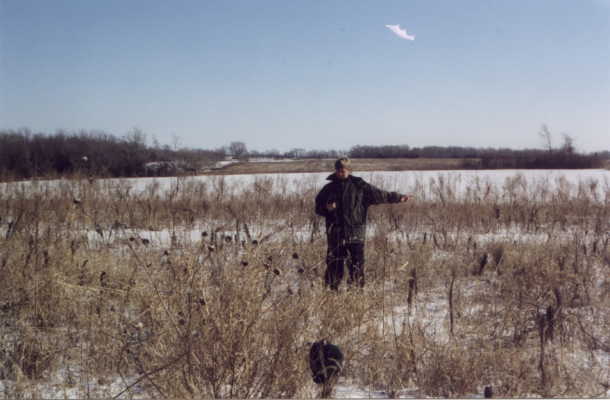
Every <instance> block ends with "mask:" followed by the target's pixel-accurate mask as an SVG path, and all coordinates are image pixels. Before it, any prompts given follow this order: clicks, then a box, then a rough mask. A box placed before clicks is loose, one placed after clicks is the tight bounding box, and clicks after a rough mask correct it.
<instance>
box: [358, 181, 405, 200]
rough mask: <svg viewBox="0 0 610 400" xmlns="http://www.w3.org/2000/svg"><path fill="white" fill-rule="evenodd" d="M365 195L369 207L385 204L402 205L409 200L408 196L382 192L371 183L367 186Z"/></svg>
mask: <svg viewBox="0 0 610 400" xmlns="http://www.w3.org/2000/svg"><path fill="white" fill-rule="evenodd" d="M364 193H365V201H366V203H367V205H375V204H383V203H402V202H405V201H407V200H408V199H409V196H407V195H406V194H400V193H398V192H388V191H386V190H381V189H379V188H377V187H375V186H373V185H371V184H369V183H367V184H366V188H365V192H364Z"/></svg>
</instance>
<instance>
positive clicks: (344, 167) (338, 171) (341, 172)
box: [335, 157, 352, 179]
mask: <svg viewBox="0 0 610 400" xmlns="http://www.w3.org/2000/svg"><path fill="white" fill-rule="evenodd" d="M351 172H352V162H351V161H350V159H349V158H346V157H342V158H340V159H338V160H337V161H335V175H337V178H339V179H347V178H348V177H349V174H350V173H351Z"/></svg>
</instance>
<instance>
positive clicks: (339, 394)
mask: <svg viewBox="0 0 610 400" xmlns="http://www.w3.org/2000/svg"><path fill="white" fill-rule="evenodd" d="M354 175H357V176H361V177H363V178H364V179H366V180H367V181H369V182H371V183H374V184H378V185H380V186H382V187H384V188H385V189H388V190H396V191H400V192H403V193H413V192H416V193H418V194H420V195H421V196H422V197H423V198H422V200H426V199H433V198H435V197H434V196H435V193H437V192H438V191H439V190H445V189H446V188H447V187H449V188H450V192H451V193H454V194H455V196H456V198H459V197H460V196H469V194H470V193H471V192H472V191H475V190H476V191H477V192H478V193H481V192H485V191H486V188H489V190H490V191H491V192H492V193H494V192H495V193H500V192H501V191H502V190H503V188H507V187H509V186H511V187H513V188H514V190H515V191H516V192H519V191H520V190H521V191H523V190H529V189H532V188H544V189H546V190H553V189H555V188H558V187H561V188H563V189H565V190H566V191H567V192H568V193H569V194H570V195H576V194H578V190H579V186H580V190H589V191H590V193H593V194H596V195H597V196H599V200H601V201H603V200H604V196H607V195H608V193H609V192H610V171H608V170H492V171H470V170H463V171H441V172H439V171H417V172H413V171H408V172H388V171H379V172H365V173H358V172H356V173H354ZM327 176H328V173H308V174H307V173H298V174H260V175H234V176H231V175H229V176H222V177H219V176H198V177H188V178H133V179H107V180H99V181H97V184H99V185H102V186H104V187H106V186H107V187H108V188H111V189H112V188H114V189H116V190H121V191H130V192H131V193H134V194H136V193H137V194H140V195H145V194H146V193H147V192H150V191H151V189H152V188H155V192H156V193H158V194H164V193H168V192H170V191H172V190H175V189H176V188H177V187H181V186H186V185H199V184H203V185H206V186H207V187H209V188H210V189H214V188H218V187H220V186H223V187H225V188H226V190H227V192H228V193H239V192H240V191H243V190H251V189H252V186H253V185H254V184H257V183H258V184H264V183H267V184H268V183H271V184H270V185H269V187H270V188H272V190H273V192H274V193H290V192H301V191H303V190H304V189H310V190H312V191H314V190H318V189H319V188H321V187H322V185H324V184H325V183H326V177H327ZM78 184H79V183H78V182H74V181H63V180H55V181H30V182H19V183H2V184H0V196H1V195H4V194H5V193H6V194H8V192H9V191H11V190H12V189H15V188H19V189H20V190H23V191H25V192H27V193H43V192H44V191H47V190H57V189H60V190H69V191H73V192H74V193H75V196H78ZM84 184H87V183H84ZM268 228H269V227H251V229H252V230H253V234H254V235H256V236H259V235H265V234H267V233H268V232H267V231H266V230H265V229H268ZM370 229H371V230H373V232H371V233H373V234H374V230H375V227H374V226H371V227H370ZM0 233H2V232H1V230H0ZM104 233H105V234H106V235H107V236H103V235H100V234H99V233H97V232H96V231H94V230H90V231H86V232H83V234H84V235H85V236H87V238H88V241H89V242H98V243H104V244H110V243H111V242H115V241H117V242H120V241H126V240H129V238H130V237H138V238H140V239H147V240H149V241H150V242H151V245H152V246H158V247H164V246H168V245H169V244H170V243H171V241H172V236H177V237H178V240H179V241H180V242H182V243H195V242H198V241H200V240H201V237H202V233H203V228H202V227H196V228H194V229H186V228H180V229H177V230H176V231H169V230H167V229H165V230H159V231H148V230H131V229H119V230H115V231H114V232H113V233H112V235H113V236H110V234H111V232H110V230H107V231H105V232H104ZM222 233H223V234H227V235H232V234H234V232H230V231H227V232H222ZM302 234H303V235H306V234H308V232H302ZM565 235H566V238H567V239H569V232H568V233H566V234H565ZM515 238H519V240H520V241H521V240H522V241H542V240H544V239H545V238H544V236H543V235H541V234H532V233H523V232H520V231H512V230H504V231H499V232H494V233H489V234H484V235H478V236H476V237H475V239H477V240H479V241H480V242H485V241H503V240H509V239H515ZM429 296H430V297H429V298H428V299H426V301H425V309H424V310H423V311H422V312H425V314H426V315H427V316H428V317H433V318H434V321H435V323H434V324H433V327H434V329H439V330H442V329H444V328H443V327H442V325H443V323H444V321H445V318H446V314H447V311H446V304H445V301H446V300H445V299H444V298H443V297H442V295H441V294H438V295H436V294H435V293H430V294H429ZM396 304H397V307H395V309H394V313H395V314H396V315H404V314H405V313H404V312H403V310H402V308H404V305H398V301H396ZM401 307H402V308H401ZM401 322H402V320H401V319H400V318H399V319H398V320H396V321H391V323H392V324H397V323H398V324H400V323H401ZM574 357H580V355H574ZM583 359H584V358H579V359H577V360H576V361H577V362H580V363H582V362H583ZM590 362H591V363H597V365H601V366H604V365H605V366H606V368H610V367H608V365H610V358H609V356H608V353H605V352H602V351H597V352H595V353H594V354H592V356H591V359H590ZM60 373H63V372H60ZM130 379H132V380H133V379H135V378H133V377H131V378H130ZM57 380H62V381H63V378H61V377H59V378H58V379H57ZM127 384H128V382H127V383H126V382H125V381H124V380H123V379H121V378H119V377H116V378H114V379H110V380H107V381H105V382H97V383H93V384H90V383H89V382H87V383H86V384H84V383H79V382H75V383H74V385H73V386H72V387H66V386H65V385H58V384H56V383H55V382H54V381H53V380H51V381H48V382H40V383H39V384H37V387H36V390H35V391H34V392H37V393H38V395H39V396H40V397H42V398H78V397H82V396H83V395H90V396H92V397H111V396H116V395H117V394H118V393H120V392H121V390H123V389H124V388H125V387H126V385H127ZM12 385H13V383H12V382H11V381H8V380H6V381H2V380H0V398H4V395H5V393H7V392H8V393H15V392H16V391H18V388H15V387H13V386H12ZM132 394H133V393H132ZM390 395H391V394H389V393H386V392H384V391H382V390H378V389H376V388H375V389H374V388H368V389H367V388H362V387H360V386H359V385H358V384H357V383H354V382H349V381H347V380H345V379H341V380H340V381H339V384H338V385H337V387H336V390H335V393H334V397H336V398H389V397H390ZM394 395H395V396H398V397H401V398H421V397H425V394H423V393H420V392H418V391H417V389H415V388H411V389H409V388H404V389H403V390H401V391H400V392H398V393H395V394H394ZM606 396H610V390H608V391H607V392H606ZM469 397H472V398H481V397H482V395H481V393H472V394H470V396H469ZM133 398H145V395H144V393H141V394H138V393H137V392H136V393H135V396H134V397H133Z"/></svg>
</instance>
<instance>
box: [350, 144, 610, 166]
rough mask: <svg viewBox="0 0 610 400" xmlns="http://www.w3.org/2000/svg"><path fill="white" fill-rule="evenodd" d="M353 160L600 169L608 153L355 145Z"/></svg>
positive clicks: (568, 149)
mask: <svg viewBox="0 0 610 400" xmlns="http://www.w3.org/2000/svg"><path fill="white" fill-rule="evenodd" d="M349 156H350V157H352V158H419V157H422V158H463V159H465V160H467V161H465V163H464V167H466V168H483V169H508V168H526V169H546V168H549V169H552V168H568V169H580V168H599V167H600V166H601V165H602V162H603V160H604V159H608V158H609V157H608V152H602V153H594V154H581V153H578V152H576V151H575V150H574V148H573V147H572V146H565V145H564V146H562V147H560V148H558V149H552V148H551V149H550V150H549V149H545V150H541V149H524V150H513V149H506V148H500V149H494V148H474V147H455V146H447V147H441V146H426V147H413V148H410V147H409V146H406V145H403V146H354V147H352V149H351V150H350V151H349Z"/></svg>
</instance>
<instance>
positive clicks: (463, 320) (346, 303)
mask: <svg viewBox="0 0 610 400" xmlns="http://www.w3.org/2000/svg"><path fill="white" fill-rule="evenodd" d="M274 185H275V183H274V182H273V181H271V180H257V181H255V182H254V183H252V184H251V185H249V186H247V187H242V188H239V191H238V190H237V188H232V187H229V185H228V184H227V183H226V182H225V181H224V180H223V179H222V178H219V179H218V180H215V181H213V183H212V184H210V183H205V184H204V183H198V182H196V181H193V180H188V179H177V180H176V181H175V184H174V185H172V188H170V190H167V191H162V190H160V188H159V187H158V185H157V186H156V185H154V184H153V185H150V186H149V187H147V189H146V190H144V191H142V192H137V191H136V190H134V189H133V188H132V187H130V184H129V182H128V181H113V182H112V183H111V182H110V181H88V180H80V179H75V180H71V181H64V182H62V183H61V184H56V185H52V184H48V185H42V186H40V187H38V188H37V189H27V190H26V189H23V188H22V187H21V186H19V185H14V186H6V187H5V188H4V190H3V191H2V192H1V193H0V215H1V217H2V219H1V220H0V224H1V225H0V237H1V241H0V323H1V326H0V334H1V336H2V341H1V343H2V344H1V346H2V347H1V348H0V381H2V382H3V383H2V384H3V390H4V393H3V395H4V396H5V397H15V396H17V395H19V394H25V393H29V394H30V395H31V396H38V397H40V396H43V395H44V394H45V393H47V394H48V393H53V394H54V395H53V397H61V396H63V395H66V396H72V397H100V396H103V397H115V396H116V397H122V398H123V397H124V398H129V396H132V395H134V396H137V395H141V396H143V397H172V398H177V397H195V396H196V397H214V398H221V397H231V398H246V397H274V398H280V397H316V396H318V388H316V387H315V385H314V384H313V382H312V381H311V376H310V374H309V367H308V362H307V355H308V351H309V344H310V343H311V342H314V341H317V340H319V339H322V338H326V339H328V340H329V341H331V342H333V343H335V344H338V345H339V346H340V347H341V349H342V350H343V353H344V355H345V365H344V370H343V373H342V377H341V382H344V383H351V384H353V385H355V386H359V387H362V388H366V389H368V390H376V391H383V392H385V393H386V395H388V396H389V397H396V396H400V395H404V394H405V393H407V392H405V391H406V390H409V392H408V393H410V394H414V395H417V396H420V397H421V396H447V397H463V396H469V395H470V396H471V395H473V394H481V393H483V389H484V388H485V387H486V386H490V387H492V388H493V392H494V395H497V396H502V397H515V396H517V397H525V396H533V395H542V396H545V397H552V396H559V397H573V396H576V397H581V396H605V395H607V390H608V373H609V370H608V353H609V352H610V342H608V335H607V327H608V326H609V325H610V321H609V318H610V316H609V313H608V307H609V305H610V304H609V301H610V300H609V299H610V296H608V291H609V289H610V282H609V281H608V276H610V274H609V273H608V272H609V269H610V252H609V247H608V242H609V240H610V236H609V233H608V232H609V228H610V227H609V221H610V215H609V213H610V207H609V206H610V190H609V188H608V187H601V188H600V185H601V184H598V185H592V184H591V183H588V184H581V186H580V187H571V186H570V185H569V184H567V183H565V184H564V185H563V186H559V187H558V188H557V189H554V190H547V191H545V189H544V188H543V187H532V186H527V184H526V183H525V182H524V181H523V179H522V178H518V177H516V178H514V179H512V180H509V181H507V182H506V184H505V185H504V187H502V188H495V187H489V186H485V185H481V186H480V187H476V186H473V187H472V188H471V190H469V191H468V192H467V193H466V194H465V195H463V196H459V195H457V194H456V193H455V191H454V190H453V189H452V186H451V184H450V182H441V180H438V181H436V182H434V184H429V183H428V182H420V183H419V184H418V185H415V187H414V188H413V192H412V194H413V200H412V201H410V202H408V203H406V204H404V205H399V206H393V207H385V206H379V207H377V208H374V209H372V210H371V215H370V219H371V225H372V226H373V227H374V231H373V232H371V233H370V235H369V240H368V242H367V261H366V272H367V282H368V283H367V286H366V287H365V288H364V290H346V289H347V288H345V287H344V286H343V287H342V290H341V291H340V292H339V293H333V292H330V291H328V290H326V289H325V288H324V286H323V273H324V269H325V264H324V255H325V251H326V243H325V239H324V233H323V232H322V229H323V228H321V226H323V225H321V221H320V220H319V219H318V218H317V217H316V216H315V215H314V214H313V210H312V201H313V196H314V195H315V193H316V191H317V190H318V189H319V188H317V187H316V186H315V185H314V184H313V183H309V184H308V183H304V184H303V186H302V187H301V188H300V189H299V190H297V191H296V192H293V191H288V190H285V189H283V190H282V189H281V188H280V190H276V189H278V188H274ZM430 185H431V186H432V187H433V189H434V190H432V193H433V195H431V196H430V195H424V192H423V191H424V188H425V187H427V186H430ZM20 188H22V189H20ZM49 382H52V383H53V384H52V388H49V385H50V383H49ZM45 385H46V386H45Z"/></svg>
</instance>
